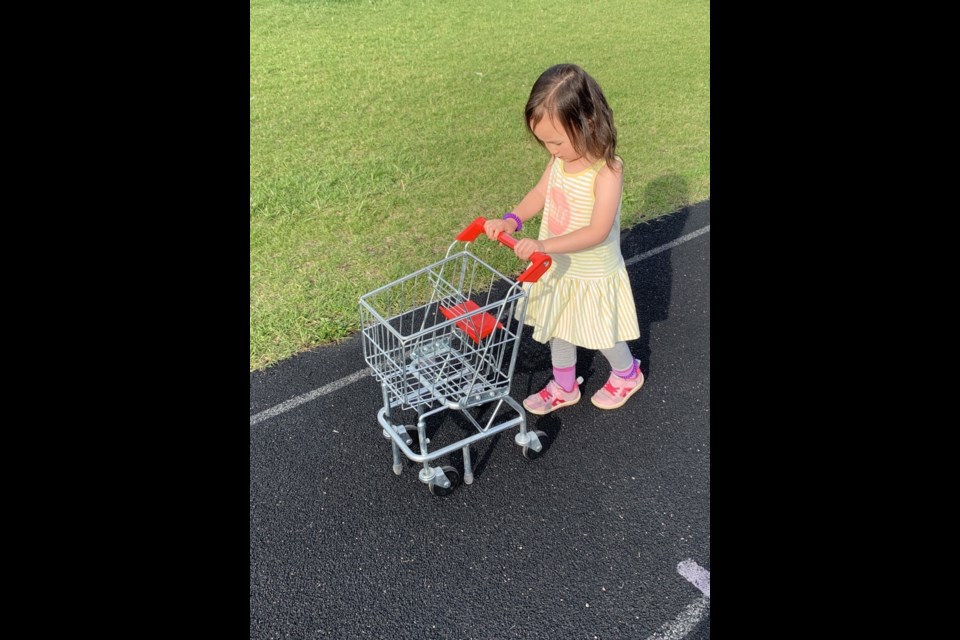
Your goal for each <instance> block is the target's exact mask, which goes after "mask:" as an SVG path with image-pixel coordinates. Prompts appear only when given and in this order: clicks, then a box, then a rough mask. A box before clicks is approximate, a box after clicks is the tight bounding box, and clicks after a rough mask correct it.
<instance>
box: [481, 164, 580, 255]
mask: <svg viewBox="0 0 960 640" xmlns="http://www.w3.org/2000/svg"><path fill="white" fill-rule="evenodd" d="M553 163H554V158H550V162H548V163H547V168H546V169H545V170H544V172H543V175H542V176H540V181H539V182H538V183H537V185H536V186H535V187H534V188H533V189H531V190H530V192H529V193H528V194H527V195H525V196H524V197H523V200H521V201H520V204H518V205H517V206H516V207H514V209H513V215H515V216H517V217H518V218H520V219H521V220H522V221H523V222H526V221H527V220H529V219H530V218H532V217H534V216H535V215H537V214H538V213H540V212H541V211H543V206H544V205H545V204H546V203H547V183H548V182H549V181H550V169H551V168H553ZM598 179H599V178H598ZM483 230H484V232H485V233H486V234H487V237H489V238H490V239H491V240H496V239H497V235H498V234H499V233H500V232H501V231H505V232H507V233H513V232H514V231H516V230H517V221H516V220H510V219H509V218H508V219H507V220H497V219H496V218H494V219H492V220H487V221H486V223H484V225H483Z"/></svg>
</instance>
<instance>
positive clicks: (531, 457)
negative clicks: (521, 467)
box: [523, 430, 547, 460]
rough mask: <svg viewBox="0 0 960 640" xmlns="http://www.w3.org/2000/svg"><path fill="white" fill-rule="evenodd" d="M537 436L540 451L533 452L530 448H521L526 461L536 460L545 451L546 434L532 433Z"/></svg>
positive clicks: (540, 432) (541, 432)
mask: <svg viewBox="0 0 960 640" xmlns="http://www.w3.org/2000/svg"><path fill="white" fill-rule="evenodd" d="M534 433H535V434H537V438H538V439H539V440H540V451H535V450H533V449H531V448H530V447H524V448H523V457H524V458H526V459H527V460H536V459H537V458H539V457H540V456H542V455H543V452H544V451H546V450H547V444H546V443H547V432H546V431H540V430H537V431H534Z"/></svg>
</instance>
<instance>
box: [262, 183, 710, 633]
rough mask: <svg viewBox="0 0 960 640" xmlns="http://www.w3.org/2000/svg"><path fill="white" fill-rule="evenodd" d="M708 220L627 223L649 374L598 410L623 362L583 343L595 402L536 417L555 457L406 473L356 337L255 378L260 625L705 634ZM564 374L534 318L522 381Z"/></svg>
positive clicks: (682, 216) (529, 385) (507, 451)
mask: <svg viewBox="0 0 960 640" xmlns="http://www.w3.org/2000/svg"><path fill="white" fill-rule="evenodd" d="M709 225H710V202H709V200H707V201H705V202H702V203H698V204H696V205H693V206H690V207H686V208H684V209H681V210H680V211H678V212H676V213H673V214H671V215H669V216H665V217H662V218H658V219H657V220H654V221H651V222H648V223H644V224H640V225H637V226H635V227H633V228H631V229H629V230H625V231H624V232H623V234H622V241H621V246H622V251H623V255H624V258H625V259H626V261H627V265H628V267H627V268H628V272H629V274H630V280H631V285H632V287H633V293H634V298H635V300H636V303H637V315H638V317H639V319H640V325H641V332H642V334H643V335H642V337H641V338H640V339H639V340H636V341H633V342H631V343H630V346H631V349H632V350H633V352H634V354H635V356H637V357H638V358H640V359H641V361H642V364H641V369H642V370H643V372H644V374H645V376H646V383H645V385H644V388H643V389H642V390H641V391H640V392H639V393H637V394H636V395H635V396H634V397H633V398H631V399H630V400H629V401H628V402H627V404H625V405H624V406H623V407H622V408H620V409H617V410H614V411H603V410H600V409H597V408H596V407H594V406H593V405H592V404H591V403H590V402H589V396H590V395H592V394H593V393H594V392H595V391H596V390H597V389H598V388H599V387H600V386H602V385H603V383H604V382H605V381H606V378H607V375H608V374H609V366H608V364H607V362H606V360H605V358H604V357H603V356H602V354H600V353H599V352H597V351H593V350H587V349H580V350H579V361H578V371H577V372H578V374H579V375H581V376H583V378H584V379H585V380H584V385H583V387H582V391H583V392H584V398H583V400H582V401H581V402H580V403H579V404H577V405H575V406H572V407H568V408H565V409H563V410H560V411H557V412H554V413H552V414H548V415H546V416H543V417H537V416H532V415H528V425H529V426H530V428H533V429H539V430H543V431H545V432H546V433H547V436H548V438H547V447H546V448H545V450H544V452H543V455H541V456H540V457H539V458H538V459H536V460H527V459H526V458H524V457H523V456H522V455H521V450H520V447H518V446H517V445H516V444H514V442H513V436H514V434H515V433H516V430H515V429H511V430H508V431H506V432H504V433H502V434H498V435H495V436H493V437H491V438H487V439H484V440H481V441H480V442H479V443H477V444H475V445H474V447H473V449H472V451H473V464H474V475H475V481H474V482H473V484H470V485H465V484H461V485H460V486H459V487H458V488H456V489H455V490H454V491H453V492H452V493H451V494H450V495H447V496H445V497H438V496H434V495H431V493H430V492H429V491H428V490H427V487H426V486H425V485H424V484H423V483H421V482H420V480H419V479H418V477H417V471H418V469H419V465H416V464H414V463H412V462H410V461H407V460H404V468H403V472H402V474H401V475H399V476H397V475H395V474H394V472H393V470H392V455H391V447H390V443H389V441H387V440H385V439H384V437H383V435H382V433H381V432H382V429H381V427H380V425H379V424H378V422H377V418H376V416H377V412H378V410H379V409H380V407H381V406H382V396H381V390H380V386H379V384H378V383H377V382H376V380H375V379H374V378H373V377H372V376H371V375H370V374H369V370H368V369H367V367H366V364H365V362H364V359H363V351H362V346H361V343H360V341H359V339H358V337H353V338H351V339H349V340H347V341H345V342H343V343H341V344H337V345H331V346H326V347H322V348H318V349H314V350H312V351H310V352H307V353H303V354H300V355H298V356H295V357H293V358H290V359H288V360H286V361H283V362H281V363H279V364H277V365H275V366H273V367H270V368H269V369H267V370H265V371H259V372H255V373H252V374H251V375H250V416H251V425H250V637H251V638H257V639H269V638H438V639H469V638H472V639H493V638H524V639H531V640H532V639H537V638H543V639H550V640H555V639H558V638H560V639H566V638H585V639H592V638H599V639H615V638H636V639H641V640H642V639H647V638H651V639H653V638H656V639H658V640H660V639H666V638H674V639H679V638H690V639H694V640H700V639H703V638H709V636H710V609H709V602H710V598H709V567H710V301H709V296H710V233H709ZM440 257H442V256H439V257H438V259H439V258H440ZM385 284H386V283H385ZM550 376H551V369H550V352H549V348H548V347H547V346H546V345H541V344H539V343H536V342H534V341H533V340H532V339H531V338H530V330H529V329H527V330H525V331H524V334H523V335H522V337H521V345H520V355H519V357H518V362H517V366H516V369H515V372H514V377H513V383H512V387H511V393H510V395H511V396H512V397H513V398H514V399H516V400H518V401H520V400H522V399H523V398H524V397H525V396H527V395H528V394H530V393H533V392H535V391H536V390H538V389H540V388H541V387H542V386H543V385H544V384H545V383H546V382H547V380H549V378H550ZM455 414H456V412H446V413H445V414H443V415H442V416H440V417H439V418H438V419H437V420H434V421H432V422H431V427H430V433H431V438H432V439H434V440H436V444H437V445H441V444H443V443H444V442H445V439H447V441H451V442H452V441H454V440H456V439H457V438H460V437H463V435H464V433H465V432H464V431H463V424H462V423H463V421H462V419H459V420H458V419H457V416H456V415H455ZM431 444H432V446H433V445H434V443H431ZM444 464H452V465H453V466H455V467H459V465H460V464H461V461H460V459H459V456H458V455H457V454H454V455H452V456H451V457H450V458H449V460H448V461H445V462H444ZM459 468H461V469H462V467H459Z"/></svg>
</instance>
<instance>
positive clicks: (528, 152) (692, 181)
mask: <svg viewBox="0 0 960 640" xmlns="http://www.w3.org/2000/svg"><path fill="white" fill-rule="evenodd" d="M561 11H562V13H561ZM709 21H710V5H709V2H708V1H707V0H690V1H684V0H676V1H669V2H664V1H663V0H606V1H600V0H597V1H590V0H582V1H581V2H575V3H562V4H558V3H556V2H539V1H536V2H535V1H524V0H484V1H483V2H477V1H476V0H445V1H443V2H441V1H437V0H380V1H378V0H354V1H350V0H341V1H334V0H330V1H320V0H315V1H312V2H311V1H306V0H301V1H294V0H285V1H283V0H251V3H250V369H251V371H253V370H257V369H262V368H264V367H266V366H268V365H270V364H271V363H273V362H276V361H277V360H280V359H283V358H286V357H289V356H290V355H293V354H295V353H298V352H300V351H303V350H305V349H309V348H311V347H314V346H316V345H320V344H324V343H328V342H331V341H336V340H338V339H341V338H344V337H346V336H348V335H350V334H351V333H353V332H355V331H356V330H357V329H358V324H359V312H358V298H359V297H360V296H361V295H362V294H364V293H366V292H367V291H370V290H372V289H375V288H377V287H380V286H382V285H384V284H387V283H388V282H390V281H392V280H394V279H396V278H398V277H401V276H403V275H406V274H408V273H411V272H413V271H415V270H417V269H419V268H421V267H423V266H425V265H427V264H429V263H431V262H434V261H436V260H439V259H440V258H442V257H443V255H444V253H445V251H446V249H447V246H448V245H449V244H450V242H451V241H452V240H453V237H454V236H455V235H456V234H457V233H458V232H459V231H460V230H461V229H463V227H465V226H466V225H467V224H468V223H469V222H470V221H471V220H473V219H474V218H475V217H476V216H478V215H483V216H487V217H493V216H496V217H499V216H500V215H501V214H502V213H503V212H504V211H506V210H508V209H509V208H510V207H511V206H513V205H515V204H516V203H517V202H518V201H519V200H520V199H521V198H522V197H523V196H524V195H525V194H526V192H527V191H528V190H529V189H530V188H531V187H532V186H533V185H534V183H535V182H536V181H537V179H538V178H539V176H540V174H541V172H542V171H543V167H544V166H545V163H546V161H547V155H546V152H545V151H544V150H543V149H542V148H541V147H540V146H539V145H538V144H536V143H535V141H534V140H533V139H532V137H531V136H530V135H529V134H528V133H527V131H526V129H525V127H524V124H523V121H522V113H523V106H524V104H525V102H526V99H527V95H528V94H529V91H530V87H531V85H532V84H533V82H534V80H536V78H537V76H538V75H539V74H540V73H541V72H542V71H543V70H544V69H546V68H547V67H549V66H551V65H553V64H556V63H559V62H574V63H576V64H579V65H580V66H582V67H583V68H585V69H586V70H587V71H588V72H589V73H590V74H591V75H593V76H594V77H595V78H596V79H597V81H598V82H599V83H600V85H601V86H602V87H603V89H604V92H605V93H606V95H607V98H608V100H609V101H610V103H611V106H612V108H613V110H614V116H615V120H616V125H617V130H618V136H619V141H618V150H619V153H620V155H621V156H622V157H623V158H624V161H625V166H626V169H625V174H624V196H623V198H624V204H623V226H624V227H627V226H631V225H633V224H636V223H637V222H640V221H642V220H646V219H650V218H653V217H657V216H659V215H663V214H665V213H669V212H671V211H674V210H676V209H677V208H678V207H680V206H682V205H684V204H689V203H693V202H698V201H700V200H703V199H705V198H708V197H709V196H710V59H709V50H710V37H709ZM537 226H538V225H537V224H536V223H535V224H531V225H529V226H528V227H527V228H526V229H525V230H524V232H523V234H521V235H524V236H526V235H533V236H535V235H536V230H537ZM475 251H476V252H477V253H478V254H479V255H481V257H483V258H485V259H487V260H489V261H491V263H492V264H493V265H494V266H495V267H497V268H499V269H502V270H504V271H505V272H508V273H514V274H516V273H519V271H520V270H521V269H522V267H523V265H521V264H518V261H517V260H516V259H515V258H514V257H513V255H512V254H511V253H510V252H509V251H507V250H506V249H503V248H501V247H498V246H496V245H493V244H492V243H489V242H487V241H485V240H483V239H481V240H480V241H478V243H477V244H476V245H475Z"/></svg>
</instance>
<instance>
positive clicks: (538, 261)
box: [457, 216, 553, 282]
mask: <svg viewBox="0 0 960 640" xmlns="http://www.w3.org/2000/svg"><path fill="white" fill-rule="evenodd" d="M486 221H487V219H486V218H484V217H483V216H480V217H479V218H477V219H475V220H474V221H473V222H471V223H470V224H469V225H468V226H467V228H466V229H464V230H463V231H461V232H460V233H458V234H457V240H460V241H461V242H473V241H474V240H476V239H477V236H479V235H480V234H481V233H483V223H485V222H486ZM497 240H498V241H499V242H500V244H502V245H504V246H506V247H508V248H510V249H513V247H514V246H515V245H516V244H517V239H516V238H514V237H513V236H511V235H507V234H506V233H502V232H501V233H500V235H498V236H497ZM551 264H553V260H552V259H551V258H550V256H548V255H547V254H545V253H540V252H539V251H535V252H534V253H532V254H530V266H529V267H527V270H526V271H524V272H523V273H521V274H520V275H519V276H517V282H536V281H537V280H539V279H540V276H542V275H543V274H544V273H546V271H547V269H549V268H550V265H551Z"/></svg>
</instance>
